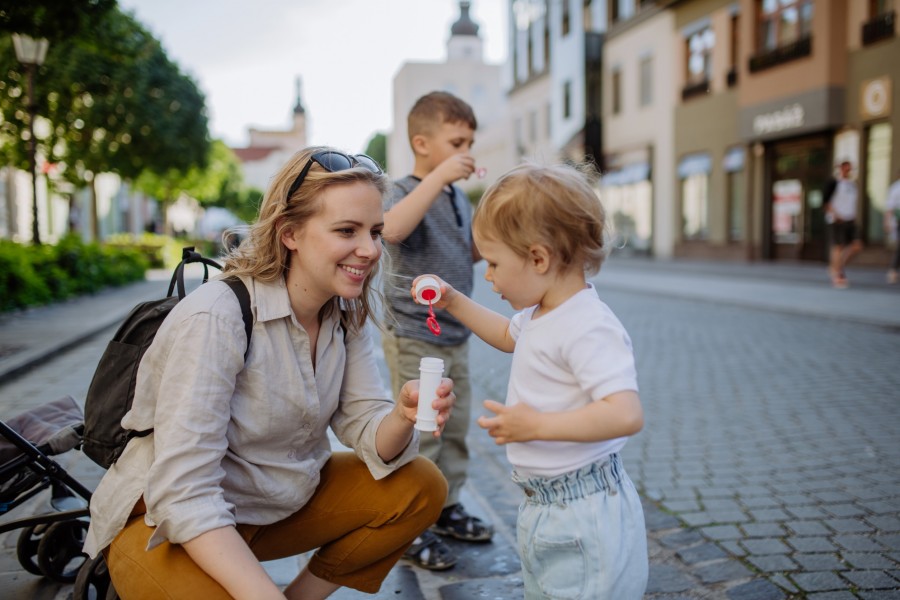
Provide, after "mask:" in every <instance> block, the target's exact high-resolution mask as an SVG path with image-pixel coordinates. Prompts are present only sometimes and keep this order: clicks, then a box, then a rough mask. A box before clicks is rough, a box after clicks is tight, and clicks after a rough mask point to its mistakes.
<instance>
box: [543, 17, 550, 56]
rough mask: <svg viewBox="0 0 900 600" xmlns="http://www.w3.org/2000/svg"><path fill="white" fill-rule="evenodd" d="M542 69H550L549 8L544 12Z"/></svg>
mask: <svg viewBox="0 0 900 600" xmlns="http://www.w3.org/2000/svg"><path fill="white" fill-rule="evenodd" d="M544 70H545V71H549V70H550V10H549V9H548V10H547V11H546V12H545V13H544Z"/></svg>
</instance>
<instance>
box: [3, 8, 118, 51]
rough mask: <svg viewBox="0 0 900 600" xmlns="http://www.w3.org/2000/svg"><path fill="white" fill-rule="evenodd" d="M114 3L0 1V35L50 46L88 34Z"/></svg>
mask: <svg viewBox="0 0 900 600" xmlns="http://www.w3.org/2000/svg"><path fill="white" fill-rule="evenodd" d="M115 5H116V0H65V1H64V2H59V1H46V0H45V1H41V0H31V2H23V1H22V0H0V32H7V33H24V34H26V35H30V36H31V37H43V38H48V39H49V40H50V41H51V43H52V42H54V41H56V40H63V39H66V38H69V37H72V36H73V35H77V34H79V33H80V32H82V31H86V30H90V29H92V28H93V26H94V25H95V24H96V23H97V21H98V20H99V19H101V18H102V17H103V16H104V15H106V13H107V12H109V11H110V10H111V9H112V8H113V7H115Z"/></svg>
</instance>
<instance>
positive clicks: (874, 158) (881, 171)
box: [864, 123, 892, 243]
mask: <svg viewBox="0 0 900 600" xmlns="http://www.w3.org/2000/svg"><path fill="white" fill-rule="evenodd" d="M865 165H866V199H867V200H868V202H867V204H868V206H866V207H865V213H864V214H865V215H866V237H865V239H866V241H867V242H869V243H883V242H884V241H885V235H884V209H885V206H886V204H887V190H888V187H890V185H891V181H892V179H891V124H890V123H876V124H874V125H872V126H871V127H869V128H868V129H867V130H866V162H865Z"/></svg>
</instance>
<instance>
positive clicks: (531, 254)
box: [411, 164, 649, 600]
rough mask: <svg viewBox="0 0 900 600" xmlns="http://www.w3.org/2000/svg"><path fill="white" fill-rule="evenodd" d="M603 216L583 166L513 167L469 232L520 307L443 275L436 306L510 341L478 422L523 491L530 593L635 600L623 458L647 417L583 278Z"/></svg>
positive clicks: (611, 328)
mask: <svg viewBox="0 0 900 600" xmlns="http://www.w3.org/2000/svg"><path fill="white" fill-rule="evenodd" d="M583 168H584V169H587V168H588V167H587V166H584V167H583ZM605 227H606V216H605V213H604V211H603V207H602V205H601V204H600V201H599V200H598V199H597V196H596V194H595V192H594V189H593V188H592V187H591V185H590V183H589V179H588V177H587V176H586V174H585V173H584V172H583V171H581V170H579V169H576V168H574V167H571V166H566V165H558V166H549V167H541V166H535V165H530V164H526V165H523V166H520V167H516V168H515V169H513V170H511V171H509V172H508V173H506V174H504V175H503V176H501V177H500V179H499V180H498V181H497V182H496V183H494V184H493V185H492V186H491V187H489V188H488V190H487V191H486V192H485V194H484V197H483V198H482V199H481V202H480V203H479V204H478V207H477V209H476V210H475V216H474V218H473V231H474V236H475V243H476V245H477V246H478V250H479V252H480V253H481V255H482V256H483V257H484V259H485V260H486V261H487V271H486V273H485V276H484V278H485V279H486V280H487V281H488V282H490V283H491V284H492V285H493V290H494V292H496V293H498V294H500V295H501V296H502V298H503V299H505V300H506V301H507V302H509V304H510V305H511V306H512V308H513V309H514V310H517V311H519V312H518V313H516V314H515V315H514V316H513V317H512V318H511V319H509V318H507V317H505V316H503V315H500V314H498V313H495V312H493V311H491V310H490V309H487V308H485V307H484V306H481V305H480V304H478V303H476V302H475V301H473V300H471V299H470V298H469V297H467V296H466V295H465V294H463V293H461V292H460V291H459V290H456V289H454V288H453V287H452V286H451V285H450V284H448V283H446V282H442V281H439V284H440V290H441V296H440V299H439V300H438V302H437V303H436V305H437V306H438V307H439V308H443V309H444V310H446V311H447V312H449V313H450V314H451V315H453V316H454V317H456V318H457V319H459V320H460V321H461V322H462V323H464V324H465V325H466V326H467V327H469V328H470V329H471V330H472V331H473V332H474V333H475V335H477V336H478V337H480V338H481V339H483V340H484V341H485V342H487V343H488V344H490V345H492V346H494V347H495V348H497V349H499V350H502V351H504V352H512V353H513V358H512V367H511V369H510V374H509V384H508V388H507V395H506V402H505V404H501V403H499V402H495V401H494V400H485V402H484V407H485V408H486V409H487V411H488V413H489V414H488V415H484V416H481V417H479V418H478V425H480V426H481V427H483V428H484V429H486V430H487V431H488V433H489V434H490V435H491V437H492V438H494V441H495V442H496V443H498V444H505V445H506V453H507V457H508V458H509V461H510V462H511V463H512V465H513V469H514V470H513V481H515V482H516V483H517V484H518V485H519V486H520V487H521V488H522V490H523V492H524V499H523V502H522V504H520V506H519V515H518V523H517V535H518V550H519V555H520V557H521V559H522V571H523V579H524V584H525V598H526V600H543V599H545V598H590V599H591V600H638V599H640V598H641V597H642V596H643V594H644V591H645V588H646V585H647V579H648V571H649V564H648V556H647V532H646V528H645V525H644V513H643V509H642V508H641V500H640V497H639V496H638V493H637V490H636V489H635V487H634V484H633V483H632V482H631V479H630V478H629V477H628V474H627V473H626V472H625V467H624V465H623V463H622V460H621V458H620V457H619V452H620V451H621V450H622V448H623V447H624V446H625V443H626V442H627V440H628V438H629V437H630V436H633V435H635V434H636V433H638V432H639V431H640V430H641V428H642V427H643V423H644V413H643V409H642V407H641V401H640V397H639V396H638V384H637V372H636V369H635V362H634V355H633V351H632V346H631V339H630V338H629V336H628V333H627V332H626V331H625V328H624V327H623V326H622V323H621V322H620V321H619V320H618V319H617V318H616V316H615V314H614V313H613V312H612V310H610V308H609V307H608V306H607V305H606V304H605V303H604V302H603V301H602V300H601V299H600V297H599V294H598V290H597V289H596V288H595V287H594V286H593V285H592V284H590V283H588V282H587V280H586V276H587V275H593V274H595V273H596V272H597V271H598V270H599V269H600V265H601V264H602V262H603V259H604V258H605V254H606V249H605V243H604V231H605ZM417 280H418V279H417ZM417 280H416V281H417ZM416 281H414V282H413V286H415V283H416ZM414 289H415V287H413V289H412V290H411V293H412V294H413V296H414V297H415V292H414Z"/></svg>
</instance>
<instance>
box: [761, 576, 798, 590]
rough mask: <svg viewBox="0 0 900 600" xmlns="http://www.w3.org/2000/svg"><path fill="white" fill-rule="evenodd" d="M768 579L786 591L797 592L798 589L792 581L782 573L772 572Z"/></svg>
mask: <svg viewBox="0 0 900 600" xmlns="http://www.w3.org/2000/svg"><path fill="white" fill-rule="evenodd" d="M769 581H771V582H772V583H774V584H775V585H777V586H778V587H780V588H781V589H783V590H787V591H788V592H792V593H794V592H799V591H800V589H799V588H798V587H797V586H796V585H794V582H793V581H791V580H790V579H788V578H787V577H786V576H785V575H784V574H783V573H773V574H770V575H769Z"/></svg>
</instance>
